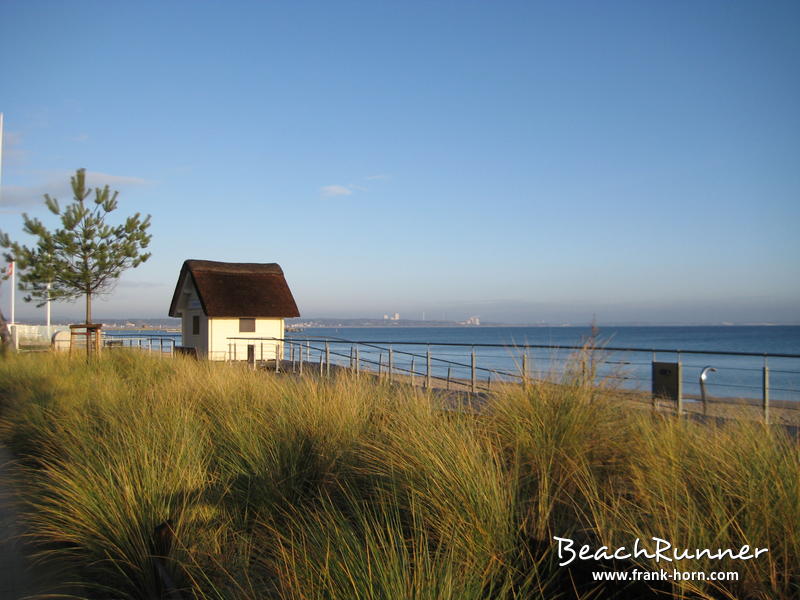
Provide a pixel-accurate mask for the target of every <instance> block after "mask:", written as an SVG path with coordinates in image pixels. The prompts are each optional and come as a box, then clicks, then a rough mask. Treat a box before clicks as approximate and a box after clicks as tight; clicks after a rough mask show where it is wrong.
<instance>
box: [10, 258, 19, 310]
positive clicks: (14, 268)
mask: <svg viewBox="0 0 800 600" xmlns="http://www.w3.org/2000/svg"><path fill="white" fill-rule="evenodd" d="M16 289H17V263H16V262H15V261H13V260H12V261H11V323H10V325H13V324H14V323H16V321H15V320H14V296H16V294H15V293H14V291H15V290H16Z"/></svg>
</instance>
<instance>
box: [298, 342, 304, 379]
mask: <svg viewBox="0 0 800 600" xmlns="http://www.w3.org/2000/svg"><path fill="white" fill-rule="evenodd" d="M298 351H299V352H298V354H299V355H300V360H299V361H298V364H299V374H300V375H302V374H303V346H300V347H299V348H298Z"/></svg>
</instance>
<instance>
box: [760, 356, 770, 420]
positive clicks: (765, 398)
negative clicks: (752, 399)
mask: <svg viewBox="0 0 800 600" xmlns="http://www.w3.org/2000/svg"><path fill="white" fill-rule="evenodd" d="M761 405H762V408H763V410H764V423H766V424H767V425H769V366H768V365H767V359H766V358H765V359H764V367H763V370H762V371H761Z"/></svg>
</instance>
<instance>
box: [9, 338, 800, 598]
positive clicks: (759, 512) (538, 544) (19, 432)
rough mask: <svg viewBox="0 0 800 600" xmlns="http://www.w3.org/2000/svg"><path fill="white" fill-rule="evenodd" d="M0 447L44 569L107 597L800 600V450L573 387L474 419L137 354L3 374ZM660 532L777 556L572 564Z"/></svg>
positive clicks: (502, 401) (19, 361)
mask: <svg viewBox="0 0 800 600" xmlns="http://www.w3.org/2000/svg"><path fill="white" fill-rule="evenodd" d="M0 437H1V438H2V440H3V442H4V443H6V444H7V445H8V446H10V447H11V449H12V450H13V451H14V452H15V453H16V455H17V457H18V464H17V469H16V473H17V477H16V480H15V486H16V488H17V489H18V490H19V492H20V495H21V498H22V499H23V501H24V503H25V516H26V520H27V524H28V531H29V532H30V536H31V537H32V538H33V539H34V540H35V541H36V542H38V544H39V546H38V547H39V548H40V551H41V554H42V556H43V557H45V558H46V557H52V556H57V557H58V558H59V560H60V561H61V562H62V563H64V562H65V563H66V564H67V565H68V566H69V567H70V571H71V574H72V576H73V578H74V579H75V580H77V581H80V582H81V584H82V586H83V589H85V590H87V596H88V597H91V598H108V597H113V598H159V597H166V594H167V593H168V592H169V590H168V589H167V586H165V581H170V582H171V584H172V585H174V587H176V588H179V589H180V591H181V594H182V595H183V597H185V598H209V599H210V598H215V599H223V598H242V599H243V598H280V599H290V600H305V599H309V600H310V599H322V598H325V599H345V598H352V599H355V598H371V599H378V598H385V599H394V598H400V599H402V598H408V599H412V598H413V599H422V598H437V599H439V598H442V599H445V598H447V599H453V600H455V599H460V598H466V599H469V598H475V599H478V598H497V599H516V598H520V599H522V598H525V599H528V598H542V599H544V598H581V599H583V598H587V599H588V598H647V597H674V598H763V599H767V598H786V599H788V598H796V597H798V595H800V450H798V444H797V440H796V439H794V438H793V437H792V436H791V435H790V434H789V433H787V432H786V431H785V430H784V429H780V428H767V427H765V426H763V425H761V424H758V423H747V422H742V423H736V422H733V423H730V424H722V425H721V424H700V423H695V422H691V421H687V420H678V419H675V418H673V417H666V416H655V415H651V414H649V413H647V412H646V411H641V410H635V411H631V410H629V409H628V408H627V407H626V405H625V404H624V403H622V402H620V401H619V400H618V399H616V398H615V394H614V392H613V390H604V389H602V388H601V389H598V388H594V387H590V386H589V385H588V384H587V383H585V381H584V380H583V379H581V378H580V377H568V378H567V379H565V380H564V381H563V382H562V383H561V384H560V385H552V384H531V385H529V386H525V387H523V386H505V387H503V386H496V387H495V389H494V390H493V392H492V393H491V395H490V396H489V397H488V398H487V399H486V400H485V403H484V405H483V406H482V408H481V410H480V411H474V410H452V409H448V410H443V409H442V406H441V401H440V398H438V397H437V396H435V395H431V394H429V393H427V392H425V391H424V390H422V389H420V388H412V387H408V386H403V385H393V386H392V385H388V384H386V383H382V382H379V381H376V380H375V379H374V378H372V377H369V376H364V375H362V376H361V377H360V378H359V377H355V376H352V375H351V374H348V373H339V374H338V375H337V376H336V377H334V378H332V379H330V380H326V379H318V378H314V377H305V378H299V377H294V376H291V375H281V376H275V375H274V374H268V373H263V372H253V371H249V370H247V369H244V368H239V367H237V366H235V365H224V364H212V363H207V362H197V361H191V360H185V359H181V358H176V359H175V360H163V359H159V358H152V357H149V356H147V355H146V354H141V353H136V352H125V351H118V352H108V353H106V355H105V356H104V357H103V358H102V359H101V360H98V361H95V362H92V363H89V364H87V363H86V362H85V361H83V360H80V359H78V360H72V359H70V358H69V357H67V356H58V355H46V354H37V355H10V356H7V357H5V358H4V359H2V361H0ZM554 536H558V537H562V538H570V539H574V540H575V541H576V544H578V545H580V544H589V545H590V546H591V547H592V548H598V547H599V546H601V545H607V546H609V547H611V548H614V547H618V546H622V545H625V546H630V545H631V544H632V543H633V540H634V539H636V538H640V539H641V540H642V541H643V542H647V543H650V542H651V539H652V537H654V536H656V537H659V538H662V539H665V540H669V541H670V542H672V543H674V544H675V545H676V546H678V547H681V548H684V547H685V548H739V547H741V546H742V545H745V544H747V545H750V546H751V547H759V548H769V552H768V553H766V554H764V555H762V556H760V557H759V558H758V559H753V560H749V561H741V560H723V561H712V560H709V559H701V560H684V561H681V563H680V565H679V566H677V565H676V564H674V563H673V564H671V565H669V567H667V568H669V569H670V570H671V569H673V568H679V569H681V570H684V571H707V572H711V571H736V572H737V573H738V574H739V579H738V581H725V582H701V581H687V582H679V583H678V582H670V583H663V582H661V583H658V584H649V583H642V582H638V583H636V584H632V585H630V586H623V585H621V584H608V583H606V584H602V583H598V582H596V581H593V579H592V576H591V571H592V570H596V571H599V570H611V569H617V570H632V569H647V570H658V569H660V568H662V567H663V566H664V565H663V563H661V564H656V563H654V562H653V561H650V560H646V559H636V560H634V559H630V560H622V561H616V562H612V561H601V562H594V561H575V562H574V563H573V564H571V565H569V566H565V567H559V566H558V563H559V557H558V555H557V544H556V543H555V542H554V539H553V538H554Z"/></svg>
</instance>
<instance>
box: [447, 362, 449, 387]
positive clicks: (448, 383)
mask: <svg viewBox="0 0 800 600" xmlns="http://www.w3.org/2000/svg"><path fill="white" fill-rule="evenodd" d="M447 389H448V390H450V367H447Z"/></svg>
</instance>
